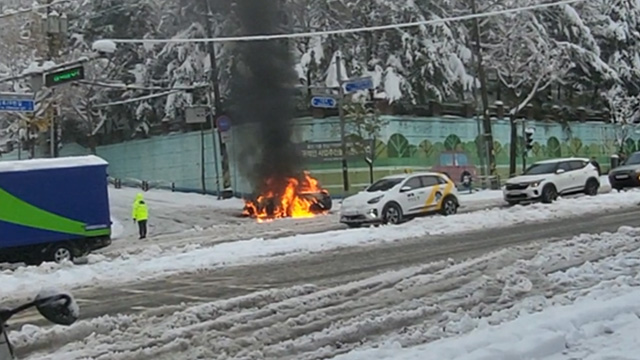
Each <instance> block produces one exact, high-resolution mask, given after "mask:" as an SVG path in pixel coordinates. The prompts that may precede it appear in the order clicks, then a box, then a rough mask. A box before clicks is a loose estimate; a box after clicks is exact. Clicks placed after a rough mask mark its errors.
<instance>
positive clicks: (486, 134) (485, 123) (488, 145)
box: [471, 0, 496, 176]
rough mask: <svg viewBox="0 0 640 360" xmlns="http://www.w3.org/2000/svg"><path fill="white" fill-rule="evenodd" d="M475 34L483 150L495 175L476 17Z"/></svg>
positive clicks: (474, 4)
mask: <svg viewBox="0 0 640 360" xmlns="http://www.w3.org/2000/svg"><path fill="white" fill-rule="evenodd" d="M471 11H472V13H473V14H474V15H475V14H477V13H478V9H477V8H476V1H475V0H471ZM473 21H474V27H475V33H476V34H475V35H476V52H477V58H478V76H479V77H480V94H481V97H482V108H483V109H482V112H483V117H482V127H483V129H482V131H483V134H482V135H483V139H484V143H485V150H486V152H487V154H486V156H487V164H488V166H489V171H488V173H489V174H488V175H489V176H495V175H496V157H495V154H494V151H493V132H492V129H491V116H490V114H489V94H488V93H487V74H486V73H485V71H484V64H483V57H482V45H481V43H480V22H479V20H478V18H475V19H474V20H473Z"/></svg>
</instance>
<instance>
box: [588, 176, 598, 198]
mask: <svg viewBox="0 0 640 360" xmlns="http://www.w3.org/2000/svg"><path fill="white" fill-rule="evenodd" d="M599 189H600V184H599V183H598V180H596V179H589V180H587V184H586V185H585V187H584V193H585V194H587V195H589V196H596V195H598V190H599Z"/></svg>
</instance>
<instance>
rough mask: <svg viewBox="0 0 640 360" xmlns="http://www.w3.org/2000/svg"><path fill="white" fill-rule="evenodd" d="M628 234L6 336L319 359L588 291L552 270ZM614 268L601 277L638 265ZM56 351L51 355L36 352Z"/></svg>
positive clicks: (117, 357) (138, 349)
mask: <svg viewBox="0 0 640 360" xmlns="http://www.w3.org/2000/svg"><path fill="white" fill-rule="evenodd" d="M637 236H638V234H636V233H635V232H632V231H629V232H628V233H626V234H625V233H621V234H614V235H613V236H607V235H602V236H597V237H592V236H581V237H577V238H574V239H572V240H571V241H563V242H558V243H554V244H549V245H546V246H543V245H542V244H537V245H529V246H526V247H519V248H510V249H505V250H501V251H498V252H494V253H491V254H488V255H484V256H481V257H477V258H474V259H472V260H469V261H465V262H461V263H457V264H456V263H453V262H451V261H439V262H435V263H432V264H429V265H424V266H419V267H414V268H409V269H403V270H399V271H395V272H391V273H384V274H380V275H377V276H374V277H371V278H368V279H364V280H361V281H356V282H352V283H348V284H342V285H338V286H332V287H328V288H318V287H316V286H313V285H307V286H297V287H292V288H285V289H277V290H269V291H263V292H258V293H253V294H250V295H247V296H243V297H239V298H234V299H230V300H223V301H217V302H213V303H209V304H204V305H200V306H195V307H186V306H184V307H183V308H181V309H180V310H178V311H176V310H175V308H171V309H169V308H165V309H155V310H153V311H151V312H148V313H146V314H141V315H137V316H126V317H106V318H104V319H100V318H97V319H93V320H90V321H83V322H80V323H78V324H76V325H74V326H72V327H71V328H70V329H64V328H58V327H55V328H52V329H49V330H41V329H31V330H29V329H26V330H23V331H22V332H21V333H12V338H13V339H16V340H17V342H16V345H18V346H19V348H20V352H21V354H22V355H23V356H24V355H32V356H31V357H30V359H34V360H35V359H52V360H54V359H65V360H72V359H80V358H83V357H86V358H93V359H112V360H129V359H136V360H137V359H140V360H144V359H155V360H164V359H167V360H168V359H175V358H181V359H205V358H206V359H322V358H328V357H331V356H335V355H337V354H340V353H344V352H347V351H349V350H351V349H353V348H356V347H358V346H361V345H362V344H370V343H375V342H376V341H379V340H381V339H383V338H387V337H397V338H398V339H400V340H399V341H400V343H402V344H403V345H415V344H420V343H424V342H428V341H431V340H433V339H436V338H441V337H446V336H452V335H456V334H459V333H462V332H465V331H468V329H466V328H465V326H464V324H465V322H464V321H463V320H464V318H465V316H471V317H474V316H475V317H481V316H488V315H489V314H491V313H493V312H495V311H498V310H504V309H508V308H510V307H512V306H513V305H514V304H516V303H518V302H522V300H523V299H524V298H534V299H535V298H540V297H542V298H549V297H551V296H553V295H557V294H564V293H568V292H570V291H577V290H580V289H586V288H589V287H591V286H593V285H595V284H597V282H599V281H601V278H602V276H591V277H589V276H585V277H584V278H582V279H581V281H577V282H567V281H565V280H566V279H563V277H562V276H558V275H557V274H558V273H557V271H558V270H565V274H566V273H570V272H571V269H573V268H575V267H578V266H582V267H584V266H590V265H591V262H594V261H597V260H600V259H606V258H610V257H615V256H616V254H619V253H624V252H631V251H638V249H639V248H640V243H639V242H638V241H636V240H635V238H637ZM623 265H624V264H621V266H620V267H619V268H618V269H617V270H616V271H615V272H611V273H610V274H609V275H608V276H609V277H610V278H611V277H615V276H619V275H620V274H632V273H634V272H637V271H638V270H639V268H640V266H639V265H638V264H634V263H630V264H626V265H624V266H623ZM591 266H593V265H591ZM625 266H626V267H625ZM593 267H594V271H598V270H597V267H596V266H593ZM567 270H568V271H567ZM609 270H610V269H609ZM600 275H602V274H600ZM604 277H605V278H606V277H607V276H604ZM531 303H532V304H533V305H532V306H534V305H535V301H532V302H531ZM30 331H31V332H30ZM34 334H37V336H33V335H34ZM425 334H427V335H425ZM30 335H31V336H30ZM60 346H62V347H60ZM57 347H60V348H59V349H57V351H53V353H52V354H51V356H39V355H38V354H37V353H36V352H39V351H46V350H48V349H56V348H57Z"/></svg>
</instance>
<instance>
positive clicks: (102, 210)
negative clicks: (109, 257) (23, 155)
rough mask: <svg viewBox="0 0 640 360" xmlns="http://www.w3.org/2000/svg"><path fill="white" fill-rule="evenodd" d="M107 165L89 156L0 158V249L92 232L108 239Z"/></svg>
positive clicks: (83, 237)
mask: <svg viewBox="0 0 640 360" xmlns="http://www.w3.org/2000/svg"><path fill="white" fill-rule="evenodd" d="M107 166H108V163H107V162H106V161H104V160H102V159H100V158H98V157H95V156H83V157H72V158H58V159H38V160H24V161H7V162H0V251H3V250H6V249H11V248H19V247H30V246H31V247H32V246H38V245H52V244H55V243H57V242H69V243H75V242H78V241H84V240H87V239H97V238H100V239H102V242H108V243H110V239H109V238H110V234H111V219H110V212H109V195H108V180H107ZM107 239H108V240H107ZM108 243H107V244H106V245H108ZM83 245H87V247H89V248H90V249H89V250H88V251H90V250H92V249H95V248H97V247H103V245H104V246H106V245H105V244H83ZM79 249H80V247H79V248H78V250H79ZM42 251H43V252H44V251H45V250H42Z"/></svg>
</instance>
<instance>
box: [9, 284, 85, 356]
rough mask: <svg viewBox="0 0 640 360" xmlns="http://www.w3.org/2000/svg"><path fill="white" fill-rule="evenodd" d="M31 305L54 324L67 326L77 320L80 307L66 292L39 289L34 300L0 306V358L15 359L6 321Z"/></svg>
mask: <svg viewBox="0 0 640 360" xmlns="http://www.w3.org/2000/svg"><path fill="white" fill-rule="evenodd" d="M32 307H35V308H36V309H38V312H40V315H42V316H43V317H44V318H45V319H47V320H49V321H51V322H52V323H54V324H58V325H65V326H69V325H71V324H73V323H75V322H76V320H78V317H79V316H80V308H79V307H78V304H77V303H76V301H75V300H74V299H73V296H72V295H71V294H68V293H64V292H59V291H55V290H44V291H41V292H40V293H39V294H38V296H37V297H36V298H35V300H33V301H31V302H29V303H26V304H24V305H20V306H18V307H16V308H14V309H6V308H0V332H2V334H0V360H15V359H16V357H15V352H14V349H13V346H12V345H11V342H10V341H9V336H8V335H7V331H6V327H7V321H9V319H11V318H12V317H13V316H14V315H16V314H18V313H21V312H23V311H25V310H28V309H30V308H32Z"/></svg>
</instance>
